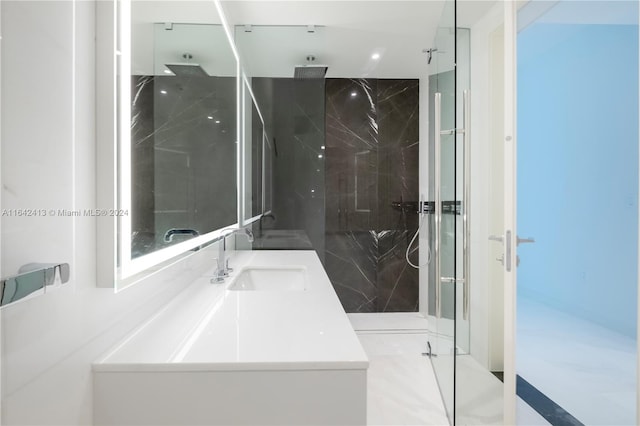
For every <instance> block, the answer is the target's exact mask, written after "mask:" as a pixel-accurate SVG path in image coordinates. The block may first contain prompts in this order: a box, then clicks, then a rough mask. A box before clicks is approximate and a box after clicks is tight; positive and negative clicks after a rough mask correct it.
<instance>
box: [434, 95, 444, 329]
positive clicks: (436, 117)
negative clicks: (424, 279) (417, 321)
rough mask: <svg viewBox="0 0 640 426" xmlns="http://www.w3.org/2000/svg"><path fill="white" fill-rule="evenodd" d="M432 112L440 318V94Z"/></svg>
mask: <svg viewBox="0 0 640 426" xmlns="http://www.w3.org/2000/svg"><path fill="white" fill-rule="evenodd" d="M433 104H434V112H433V129H434V143H433V145H434V146H433V156H434V167H433V169H434V202H435V209H434V216H435V247H434V249H433V255H434V256H433V257H434V260H435V265H434V266H435V268H434V269H435V278H436V279H435V285H436V288H435V305H436V312H435V313H436V318H440V317H441V316H442V306H441V305H440V297H441V288H442V281H441V279H442V272H441V265H440V254H441V253H440V246H441V244H442V235H441V234H442V194H441V192H440V190H441V188H440V186H441V183H442V181H441V178H442V177H441V176H440V173H441V171H440V160H441V159H442V154H441V146H440V145H441V143H442V127H441V125H442V123H441V121H440V120H441V115H442V94H441V93H436V94H435V95H434V100H433Z"/></svg>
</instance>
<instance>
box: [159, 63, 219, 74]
mask: <svg viewBox="0 0 640 426" xmlns="http://www.w3.org/2000/svg"><path fill="white" fill-rule="evenodd" d="M165 66H166V67H167V68H169V69H170V70H171V72H172V73H174V74H175V75H176V76H178V77H209V74H207V73H206V72H205V71H204V70H203V69H202V67H201V66H200V65H198V64H165Z"/></svg>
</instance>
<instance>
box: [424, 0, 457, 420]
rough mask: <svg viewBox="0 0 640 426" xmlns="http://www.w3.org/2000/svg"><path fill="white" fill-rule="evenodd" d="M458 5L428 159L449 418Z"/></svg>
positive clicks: (435, 310)
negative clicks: (429, 161) (429, 160)
mask: <svg viewBox="0 0 640 426" xmlns="http://www.w3.org/2000/svg"><path fill="white" fill-rule="evenodd" d="M455 12H456V3H455V0H447V1H446V2H445V4H444V9H443V12H442V16H441V19H440V23H439V25H438V30H437V32H436V37H435V40H434V46H432V51H431V52H429V54H430V55H431V67H430V70H431V75H430V77H429V100H430V109H429V110H430V116H431V117H430V122H431V123H433V125H432V126H431V141H432V143H431V144H430V152H429V157H430V158H431V159H432V160H431V167H430V179H429V181H430V188H429V189H430V195H431V196H430V199H432V200H433V201H434V209H433V210H434V211H433V218H434V220H433V221H432V233H431V235H433V236H434V238H433V239H432V241H431V242H432V245H431V247H432V251H433V262H432V263H431V265H430V268H429V328H430V336H429V349H430V353H431V362H432V365H433V368H434V372H435V375H436V378H437V380H438V386H439V388H440V392H441V394H442V399H443V401H444V405H445V409H446V411H447V416H448V418H449V422H450V423H451V424H453V423H454V413H455V397H454V395H455V381H454V378H455V374H454V372H455V350H454V347H455V328H456V327H455V318H456V316H455V308H456V307H455V301H456V297H455V291H456V287H455V285H456V284H455V277H456V243H457V238H456V221H455V212H456V205H455V204H456V203H455V202H454V200H455V199H456V148H455V131H453V132H448V131H450V130H453V129H455V128H456V75H455V73H456V65H455V57H456V55H455V53H456V52H455V49H456V36H455V35H456V31H455V28H456V20H455Z"/></svg>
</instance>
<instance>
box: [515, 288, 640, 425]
mask: <svg viewBox="0 0 640 426" xmlns="http://www.w3.org/2000/svg"><path fill="white" fill-rule="evenodd" d="M517 327H518V328H517V342H518V345H517V349H516V369H517V372H518V374H519V375H520V376H521V377H522V378H524V379H525V380H527V381H528V382H529V383H531V384H532V385H533V386H535V387H536V388H537V389H538V390H539V391H540V392H542V393H544V394H545V395H546V396H547V397H548V398H550V399H551V400H552V401H554V402H555V403H556V404H558V405H559V406H561V407H562V408H563V409H564V410H566V411H567V412H569V413H570V414H571V415H572V416H574V417H575V418H576V419H578V420H579V421H580V422H582V423H584V424H593V425H632V424H635V398H636V355H637V349H636V341H635V339H632V338H629V337H626V336H623V335H621V334H618V333H615V332H612V331H610V330H608V329H606V328H604V327H601V326H599V325H597V324H595V323H592V322H590V321H587V320H584V319H582V318H578V317H575V316H572V315H568V314H566V313H564V312H560V311H558V310H555V309H552V308H550V307H548V306H546V305H543V304H540V303H538V302H535V301H533V300H530V299H527V298H524V297H519V298H518V323H517ZM532 424H533V423H532Z"/></svg>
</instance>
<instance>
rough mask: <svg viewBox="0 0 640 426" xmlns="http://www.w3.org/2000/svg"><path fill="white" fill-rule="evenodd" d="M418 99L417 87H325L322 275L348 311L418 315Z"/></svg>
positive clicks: (371, 82) (337, 83)
mask: <svg viewBox="0 0 640 426" xmlns="http://www.w3.org/2000/svg"><path fill="white" fill-rule="evenodd" d="M418 97H419V83H418V80H388V79H385V80H382V79H327V81H326V91H325V103H326V106H325V108H326V118H325V123H326V140H325V145H326V149H325V197H326V201H325V222H326V223H325V227H326V235H325V268H326V270H327V273H328V275H329V278H330V279H331V281H332V283H333V285H334V287H335V289H336V292H337V293H338V296H339V298H340V300H341V302H342V304H343V306H344V308H345V310H346V311H347V312H394V311H395V312H397V311H404V312H406V311H417V309H418V272H417V270H415V269H413V268H411V267H410V266H409V265H408V264H407V262H406V260H405V251H406V248H407V244H408V243H409V241H410V239H411V237H412V236H413V234H414V233H415V231H416V229H417V226H418V217H417V214H416V212H415V211H416V209H417V206H416V205H415V204H414V203H412V202H417V201H418V199H419V194H418ZM416 257H417V252H416V253H414V254H413V255H412V259H413V260H414V262H415V261H416Z"/></svg>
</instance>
